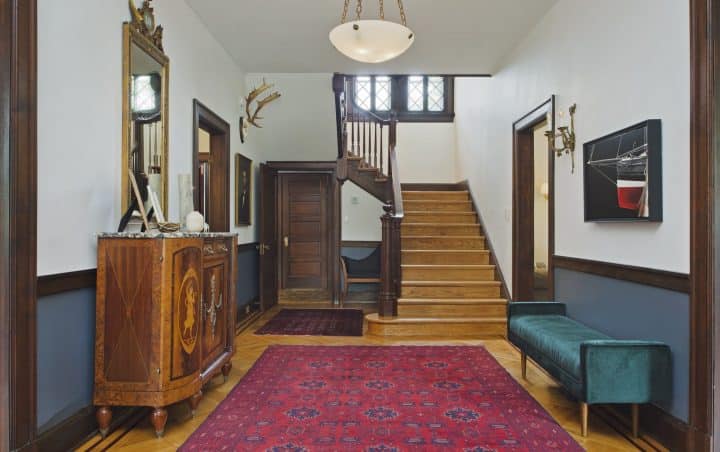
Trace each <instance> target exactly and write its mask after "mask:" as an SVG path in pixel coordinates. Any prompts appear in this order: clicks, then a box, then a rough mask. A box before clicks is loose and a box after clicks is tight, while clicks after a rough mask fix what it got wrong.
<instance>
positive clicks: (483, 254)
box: [402, 250, 490, 265]
mask: <svg viewBox="0 0 720 452" xmlns="http://www.w3.org/2000/svg"><path fill="white" fill-rule="evenodd" d="M402 263H403V264H404V265H461V264H468V265H487V264H489V263H490V251H487V250H404V251H403V252H402Z"/></svg>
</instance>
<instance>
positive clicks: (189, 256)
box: [166, 240, 202, 380]
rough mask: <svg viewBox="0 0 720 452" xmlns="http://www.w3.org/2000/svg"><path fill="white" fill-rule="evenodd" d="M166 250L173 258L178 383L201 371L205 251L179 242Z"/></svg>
mask: <svg viewBox="0 0 720 452" xmlns="http://www.w3.org/2000/svg"><path fill="white" fill-rule="evenodd" d="M166 250H167V252H168V253H167V254H168V256H171V258H172V298H171V303H172V305H171V307H172V314H171V327H170V328H171V331H172V333H171V338H172V340H171V353H172V355H171V362H170V367H171V377H170V378H171V379H172V380H177V379H179V378H184V377H188V376H192V375H193V374H195V373H196V372H198V371H199V370H200V369H199V366H200V356H201V355H200V347H199V345H198V343H197V342H198V338H199V336H200V332H201V325H200V321H199V319H200V318H201V317H200V316H201V313H200V309H201V306H200V304H201V303H200V301H201V298H202V297H201V293H202V279H201V274H200V273H201V271H202V270H201V268H202V250H201V248H200V246H199V244H196V243H193V242H187V243H182V242H181V241H179V240H175V241H169V243H168V244H167V245H166Z"/></svg>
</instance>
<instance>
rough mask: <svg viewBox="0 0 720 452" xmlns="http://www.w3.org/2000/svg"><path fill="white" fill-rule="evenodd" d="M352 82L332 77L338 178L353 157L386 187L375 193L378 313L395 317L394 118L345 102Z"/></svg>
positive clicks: (397, 192)
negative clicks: (379, 207)
mask: <svg viewBox="0 0 720 452" xmlns="http://www.w3.org/2000/svg"><path fill="white" fill-rule="evenodd" d="M352 80H353V79H352V77H346V76H344V75H342V74H335V76H334V77H333V91H334V93H335V113H336V119H337V134H338V137H337V140H338V177H339V178H341V179H342V180H345V179H347V178H348V177H349V172H348V167H349V160H351V159H352V160H354V161H358V160H359V163H356V164H355V165H356V168H357V169H358V171H361V172H369V173H370V174H375V176H374V179H373V180H374V181H375V183H376V184H388V185H385V186H384V187H385V188H383V189H382V190H383V191H379V192H378V193H383V194H384V195H383V197H382V198H380V199H381V200H383V201H384V203H385V205H384V206H383V210H384V211H385V214H384V215H383V216H382V217H381V218H380V221H381V225H382V245H381V254H382V259H381V268H380V273H381V275H380V279H381V286H380V294H379V299H378V313H379V315H380V316H381V317H393V316H397V312H398V311H397V307H398V302H397V300H398V298H399V297H400V294H401V293H400V291H401V288H402V265H401V250H402V244H401V237H400V227H401V225H402V221H403V217H404V208H403V200H402V189H401V184H400V177H399V175H400V172H399V167H398V155H397V151H396V144H397V115H396V114H395V113H394V112H390V114H389V117H388V118H383V117H381V116H379V115H378V114H376V113H374V112H371V111H367V110H362V109H360V108H358V107H357V106H355V105H354V102H353V101H352V99H350V98H349V93H352V90H351V89H349V88H350V83H352ZM386 134H387V135H386ZM353 168H355V166H354V167H353ZM353 180H355V179H353ZM365 187H366V188H365V189H366V190H368V191H370V190H371V189H374V187H372V186H367V185H366V186H365ZM376 196H377V195H376Z"/></svg>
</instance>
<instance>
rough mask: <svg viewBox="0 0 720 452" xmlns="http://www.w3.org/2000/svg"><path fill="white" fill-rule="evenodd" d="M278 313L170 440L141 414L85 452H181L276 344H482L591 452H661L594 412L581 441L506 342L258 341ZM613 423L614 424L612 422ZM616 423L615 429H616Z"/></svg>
mask: <svg viewBox="0 0 720 452" xmlns="http://www.w3.org/2000/svg"><path fill="white" fill-rule="evenodd" d="M278 310H279V308H275V309H273V310H271V311H270V312H268V313H266V314H265V315H263V316H262V317H261V318H260V319H259V320H258V321H257V322H255V323H254V324H253V325H251V326H250V328H248V329H247V330H245V331H244V332H242V333H241V334H240V335H239V336H237V338H236V341H235V343H236V345H237V353H236V355H235V358H234V359H233V369H232V372H231V373H230V378H229V380H228V381H227V383H224V384H223V379H222V377H219V378H216V379H215V380H213V381H212V382H210V383H209V384H208V386H207V387H206V388H205V389H203V392H204V394H205V395H204V397H203V399H202V401H201V402H200V406H199V407H198V410H197V414H196V416H195V417H194V418H193V417H191V413H190V409H189V408H188V406H187V404H185V403H180V404H177V405H174V406H172V407H170V409H169V410H168V411H169V413H170V419H169V421H168V424H167V427H166V429H165V436H164V437H163V438H161V439H157V438H156V437H155V432H154V431H153V428H152V426H151V425H150V422H149V421H148V419H147V416H146V415H145V413H140V414H139V415H138V416H135V417H134V418H133V419H131V421H130V422H128V423H127V424H126V425H125V426H123V427H122V428H120V429H118V430H117V431H115V432H113V433H112V434H111V435H110V436H108V438H106V439H105V440H101V439H100V436H96V437H94V438H92V439H90V440H89V441H88V442H87V443H85V444H84V445H83V446H82V447H80V449H79V450H81V451H91V450H92V451H100V450H113V451H172V450H176V449H177V448H178V447H180V445H182V443H183V442H184V441H185V440H186V439H187V438H188V437H189V436H190V434H191V433H192V432H193V431H194V430H195V429H197V428H198V427H199V426H200V424H201V423H202V422H203V421H204V420H205V418H206V417H207V416H208V415H209V414H210V413H211V412H212V411H213V409H215V407H216V406H217V405H218V404H219V403H220V402H221V401H222V400H223V399H224V398H225V397H226V396H227V394H228V393H229V392H230V390H231V389H232V388H233V387H234V386H235V385H236V384H237V382H238V381H239V380H240V379H241V378H242V376H243V375H244V374H245V373H246V372H247V371H248V369H250V367H251V366H252V365H253V363H254V362H255V361H256V360H257V359H258V358H259V357H260V355H261V354H262V353H263V351H264V350H265V349H266V348H267V347H268V346H269V345H271V344H285V345H298V344H300V345H483V346H485V347H486V348H487V350H488V351H489V352H490V353H491V354H492V355H493V356H494V357H495V359H497V360H498V361H499V362H500V364H502V365H503V367H505V368H506V369H507V370H508V372H509V373H510V374H511V375H512V376H513V377H514V378H515V379H516V380H517V381H518V382H520V384H521V385H522V386H523V387H525V389H526V390H528V391H529V392H530V394H531V395H532V396H533V397H534V398H535V399H536V400H538V401H539V402H540V403H541V404H542V405H543V407H544V408H545V409H546V410H547V411H548V412H549V413H550V414H551V415H552V416H553V417H554V418H555V419H556V420H557V421H558V422H559V423H560V425H561V426H562V427H563V428H565V429H566V430H567V431H568V432H570V434H572V436H573V437H574V438H575V439H576V440H577V441H578V443H580V444H581V445H582V446H583V447H585V448H586V449H587V450H588V451H602V452H611V451H634V450H648V451H651V450H662V449H658V448H657V446H656V445H655V444H654V442H652V441H650V442H648V441H649V440H645V439H640V440H634V442H631V441H630V440H629V435H628V432H627V431H625V430H624V429H623V428H622V427H619V423H618V422H617V421H615V420H614V419H612V418H610V417H606V416H605V415H603V416H602V419H601V417H600V415H599V414H596V413H595V412H591V414H590V434H589V436H588V437H587V438H583V437H582V436H580V425H579V407H578V405H577V403H575V402H574V401H572V400H570V399H569V398H568V397H567V396H566V395H565V394H564V393H563V391H562V390H561V389H560V387H559V386H558V385H557V384H555V383H554V382H553V381H552V380H551V379H550V377H548V376H547V375H546V374H545V373H543V372H542V371H541V370H540V369H539V368H538V367H536V366H535V365H534V364H532V363H529V364H528V380H527V381H524V380H522V378H521V376H520V354H519V353H518V351H517V350H516V349H515V348H513V347H512V345H510V343H509V342H507V341H505V340H499V339H498V340H448V339H447V338H438V339H437V340H433V339H432V338H425V339H423V340H407V339H403V338H383V337H373V336H366V337H319V336H314V337H305V336H302V337H300V336H294V337H293V336H255V335H254V334H253V332H254V331H255V330H257V329H258V328H260V327H261V326H262V325H264V324H265V323H266V322H267V321H268V320H269V319H270V318H272V317H273V316H274V315H275V314H276V313H277V311H278ZM608 421H609V423H608ZM611 424H612V425H611Z"/></svg>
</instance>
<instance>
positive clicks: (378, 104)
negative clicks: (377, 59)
mask: <svg viewBox="0 0 720 452" xmlns="http://www.w3.org/2000/svg"><path fill="white" fill-rule="evenodd" d="M391 93H392V85H391V83H390V77H387V76H378V77H375V110H377V111H389V110H390V105H391V100H390V99H392V95H391Z"/></svg>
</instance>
